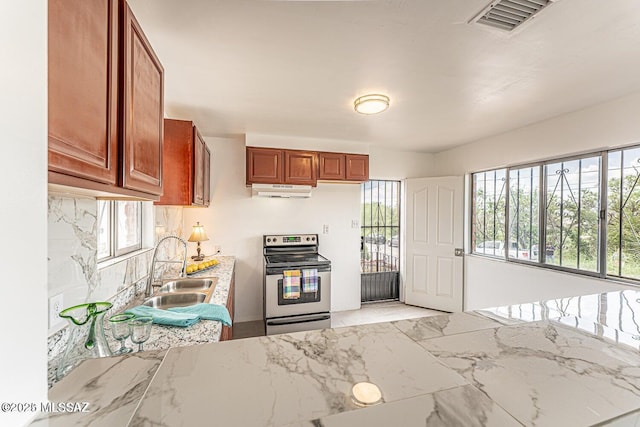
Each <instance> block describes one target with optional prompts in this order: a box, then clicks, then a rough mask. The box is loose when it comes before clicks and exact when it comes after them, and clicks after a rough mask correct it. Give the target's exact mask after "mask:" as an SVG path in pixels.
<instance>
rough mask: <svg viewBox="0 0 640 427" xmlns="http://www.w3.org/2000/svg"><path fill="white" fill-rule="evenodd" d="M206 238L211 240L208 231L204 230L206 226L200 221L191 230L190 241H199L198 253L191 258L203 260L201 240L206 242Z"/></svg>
mask: <svg viewBox="0 0 640 427" xmlns="http://www.w3.org/2000/svg"><path fill="white" fill-rule="evenodd" d="M205 240H209V238H208V237H207V233H205V231H204V227H203V226H202V225H200V222H197V223H196V225H194V226H193V231H191V236H189V241H190V242H198V249H197V251H198V255H194V256H192V257H191V258H192V259H193V260H195V261H202V260H203V259H204V255H200V242H204V241H205Z"/></svg>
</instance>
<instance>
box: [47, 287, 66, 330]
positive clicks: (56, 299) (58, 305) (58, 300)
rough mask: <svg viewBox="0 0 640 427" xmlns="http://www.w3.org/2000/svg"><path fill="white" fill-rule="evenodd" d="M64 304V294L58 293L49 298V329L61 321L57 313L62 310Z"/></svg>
mask: <svg viewBox="0 0 640 427" xmlns="http://www.w3.org/2000/svg"><path fill="white" fill-rule="evenodd" d="M63 305H64V295H63V294H58V295H56V296H53V297H51V298H49V329H51V328H53V327H54V326H56V325H57V324H58V323H60V322H62V319H61V318H60V316H58V314H60V312H61V311H62V307H63Z"/></svg>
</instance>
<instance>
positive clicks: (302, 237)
mask: <svg viewBox="0 0 640 427" xmlns="http://www.w3.org/2000/svg"><path fill="white" fill-rule="evenodd" d="M317 244H318V235H317V234H280V235H265V236H263V245H264V247H268V246H308V245H317Z"/></svg>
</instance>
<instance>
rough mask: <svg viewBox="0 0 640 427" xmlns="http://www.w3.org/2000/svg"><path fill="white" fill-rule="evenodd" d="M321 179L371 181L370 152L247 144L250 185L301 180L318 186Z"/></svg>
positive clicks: (293, 182) (247, 182)
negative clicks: (330, 150)
mask: <svg viewBox="0 0 640 427" xmlns="http://www.w3.org/2000/svg"><path fill="white" fill-rule="evenodd" d="M318 180H326V181H349V182H365V181H368V180H369V156H368V155H366V154H347V153H328V152H316V151H302V150H285V149H280V148H263V147H247V181H246V184H247V185H251V184H297V185H311V186H314V187H315V186H316V185H317V182H318Z"/></svg>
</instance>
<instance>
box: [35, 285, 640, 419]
mask: <svg viewBox="0 0 640 427" xmlns="http://www.w3.org/2000/svg"><path fill="white" fill-rule="evenodd" d="M639 298H640V292H636V291H622V292H611V293H608V294H601V295H593V296H588V297H574V298H565V299H558V300H551V301H543V302H537V303H531V304H521V305H514V306H509V307H500V308H496V309H489V310H480V311H475V312H465V313H455V314H447V315H441V316H435V317H427V318H420V319H412V320H403V321H397V322H390V323H378V324H371V325H361V326H353V327H345V328H336V329H326V330H320V331H309V332H297V333H292V334H283V335H275V336H268V337H259V338H250V339H242V340H235V341H227V342H221V343H214V344H206V345H200V346H196V347H179V348H171V349H170V350H168V351H167V352H166V354H164V355H163V359H162V362H161V364H160V365H159V366H158V367H155V366H156V365H154V363H155V362H152V360H157V358H158V357H160V355H158V354H155V355H154V357H155V358H156V359H154V358H153V357H150V358H149V359H148V360H147V361H145V363H142V366H137V365H138V364H140V361H135V360H133V359H135V358H136V357H138V358H139V357H141V356H140V355H137V354H133V355H130V356H123V357H121V358H111V359H117V360H119V363H117V365H116V366H117V367H118V368H119V371H118V372H112V370H110V369H109V368H108V367H106V366H98V365H99V364H100V363H103V362H101V361H100V360H91V361H88V362H85V364H83V365H81V367H83V366H84V369H85V371H86V372H92V374H91V375H87V377H86V379H83V378H82V376H81V375H80V373H78V374H77V375H76V376H75V379H74V382H73V383H72V382H71V380H72V378H71V375H70V378H65V379H64V380H63V381H62V382H61V383H60V384H58V385H56V387H54V388H53V389H52V396H53V397H52V399H51V400H54V397H55V399H71V398H74V399H76V400H77V399H79V398H80V397H79V396H82V399H83V400H86V401H90V402H93V403H92V404H93V405H94V406H95V408H96V413H95V414H94V413H93V412H91V413H88V414H66V415H64V417H59V418H56V419H52V417H49V422H50V424H49V425H73V424H74V423H76V424H79V425H82V424H83V423H84V424H88V423H91V425H92V426H101V425H131V426H147V425H158V426H182V425H184V426H191V425H225V426H359V425H368V426H389V425H402V426H414V425H415V426H425V425H427V426H432V425H433V426H512V425H513V426H521V425H526V426H560V425H561V426H590V425H615V426H633V425H638V424H637V423H638V422H639V420H640V415H638V411H640V353H639V351H638V346H637V337H638V335H639V333H640V327H639V326H638V323H636V320H635V319H637V318H640V302H638V299H639ZM634 337H635V338H634ZM634 343H635V344H634ZM142 355H144V353H142ZM134 362H135V363H134ZM94 364H95V368H94V369H92V370H89V367H92V366H93V365H94ZM85 365H86V366H85ZM149 365H153V366H151V367H150V366H149ZM144 369H146V371H144V372H146V374H148V375H149V376H153V379H152V380H151V381H150V382H149V383H148V386H147V387H146V390H145V391H144V393H143V394H141V398H139V399H138V400H139V403H138V404H137V406H134V405H133V404H129V405H127V406H126V410H124V409H122V410H119V412H118V416H119V418H118V420H120V421H122V424H113V423H111V424H109V423H107V422H106V421H105V420H106V418H105V414H106V413H107V411H106V410H105V409H103V408H109V407H111V405H113V399H116V397H115V396H117V395H118V393H120V394H121V395H122V396H130V391H131V389H129V388H127V387H128V386H129V385H125V384H123V383H122V381H118V375H128V376H129V377H136V376H137V377H136V378H139V377H140V376H141V375H140V372H142V371H143V370H144ZM126 370H129V372H128V373H125V371H126ZM74 373H75V372H74ZM361 381H367V382H372V383H374V384H376V385H377V386H378V387H379V388H380V390H381V392H382V403H381V404H378V405H374V406H371V407H367V408H362V407H360V406H358V405H357V404H356V403H355V402H354V401H353V399H352V397H351V388H352V387H353V385H354V384H355V383H357V382H361ZM96 384H98V385H99V387H96ZM130 384H131V385H130V387H134V386H136V385H135V384H138V386H139V382H137V383H136V381H131V382H130ZM59 390H64V392H61V391H59ZM130 400H131V399H129V400H126V401H127V402H128V401H130ZM133 400H135V399H133ZM127 414H128V417H127ZM125 420H126V421H125ZM54 421H60V422H61V421H66V424H62V423H60V424H56V423H55V422H54ZM111 421H113V419H111ZM42 425H44V424H42Z"/></svg>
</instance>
